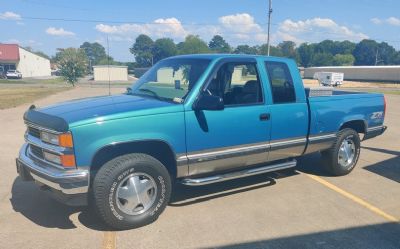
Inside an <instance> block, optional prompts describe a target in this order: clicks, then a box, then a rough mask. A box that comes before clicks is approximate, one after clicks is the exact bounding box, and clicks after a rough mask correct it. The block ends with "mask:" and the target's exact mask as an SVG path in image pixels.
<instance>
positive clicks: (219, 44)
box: [208, 35, 232, 53]
mask: <svg viewBox="0 0 400 249" xmlns="http://www.w3.org/2000/svg"><path fill="white" fill-rule="evenodd" d="M208 47H209V48H210V49H211V51H213V52H216V53H230V52H231V50H232V48H231V46H230V45H229V44H228V43H227V42H226V41H225V40H224V38H223V37H222V36H220V35H215V36H214V37H213V38H212V39H211V41H210V42H209V43H208Z"/></svg>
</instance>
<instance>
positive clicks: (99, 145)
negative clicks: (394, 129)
mask: <svg viewBox="0 0 400 249" xmlns="http://www.w3.org/2000/svg"><path fill="white" fill-rule="evenodd" d="M385 109H386V103H385V99H384V96H383V95H382V94H371V93H355V92H345V91H333V90H332V89H330V88H318V89H305V88H304V86H303V83H302V79H301V77H300V74H299V72H298V69H297V66H296V63H295V62H294V61H292V60H290V59H285V58H275V57H265V56H252V55H215V54H214V55H185V56H177V57H172V58H167V59H164V60H162V61H160V62H158V63H157V64H156V65H154V66H153V67H152V68H151V69H150V70H149V71H148V72H147V73H146V74H144V75H143V76H142V77H141V78H140V79H139V80H138V81H137V82H136V83H134V84H133V85H132V87H130V88H128V89H127V92H126V93H125V94H120V95H112V96H102V97H94V98H87V99H79V100H73V101H69V102H64V103H60V104H56V105H53V106H48V107H41V108H36V107H35V106H32V107H31V108H30V109H29V110H28V111H27V112H26V113H25V115H24V121H25V123H26V125H27V132H26V133H25V139H26V143H25V144H24V145H23V146H22V148H21V150H20V153H19V157H18V158H17V171H18V172H19V175H20V177H21V178H22V179H24V180H34V181H35V182H36V183H37V184H39V185H40V186H41V189H43V190H47V191H48V192H50V193H51V194H52V195H53V196H54V197H56V198H58V199H60V200H62V201H64V202H65V203H67V204H70V205H82V204H87V203H91V204H92V205H91V206H93V208H94V209H95V210H97V212H98V214H99V216H100V217H101V218H102V219H103V220H104V221H105V222H106V223H107V224H108V225H110V226H112V227H115V228H118V229H127V228H133V227H138V226H143V225H145V224H148V223H150V222H152V221H154V220H156V219H157V217H158V216H159V215H160V214H161V213H162V212H163V210H164V209H165V207H166V206H167V204H168V202H169V199H170V196H171V191H172V186H173V184H175V183H181V184H185V185H190V186H198V185H204V184H212V183H215V182H220V181H224V180H230V179H234V178H239V177H245V176H249V175H255V174H261V173H265V172H270V171H276V170H281V169H287V168H292V167H295V166H296V158H297V157H300V156H302V155H305V154H309V153H314V152H321V153H322V156H323V159H324V164H325V165H326V167H327V169H328V170H329V172H330V173H331V174H333V175H337V176H339V175H345V174H348V173H349V172H350V171H352V169H353V168H354V166H355V165H356V163H357V161H358V158H359V156H360V140H361V139H360V136H362V139H369V138H372V137H375V136H378V135H380V134H382V133H383V132H384V131H385V129H386V126H384V117H385Z"/></svg>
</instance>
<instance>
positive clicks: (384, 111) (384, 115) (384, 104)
mask: <svg viewBox="0 0 400 249" xmlns="http://www.w3.org/2000/svg"><path fill="white" fill-rule="evenodd" d="M383 117H386V97H385V95H383Z"/></svg>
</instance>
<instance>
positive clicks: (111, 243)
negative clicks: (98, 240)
mask: <svg viewBox="0 0 400 249" xmlns="http://www.w3.org/2000/svg"><path fill="white" fill-rule="evenodd" d="M115 235H116V234H115V232H104V237H103V245H102V248H103V249H115V248H116V247H117V245H116V236H115Z"/></svg>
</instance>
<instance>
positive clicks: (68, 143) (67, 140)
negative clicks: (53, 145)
mask: <svg viewBox="0 0 400 249" xmlns="http://www.w3.org/2000/svg"><path fill="white" fill-rule="evenodd" d="M58 144H59V145H60V146H62V147H74V143H73V141H72V134H71V133H64V134H60V135H58Z"/></svg>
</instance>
